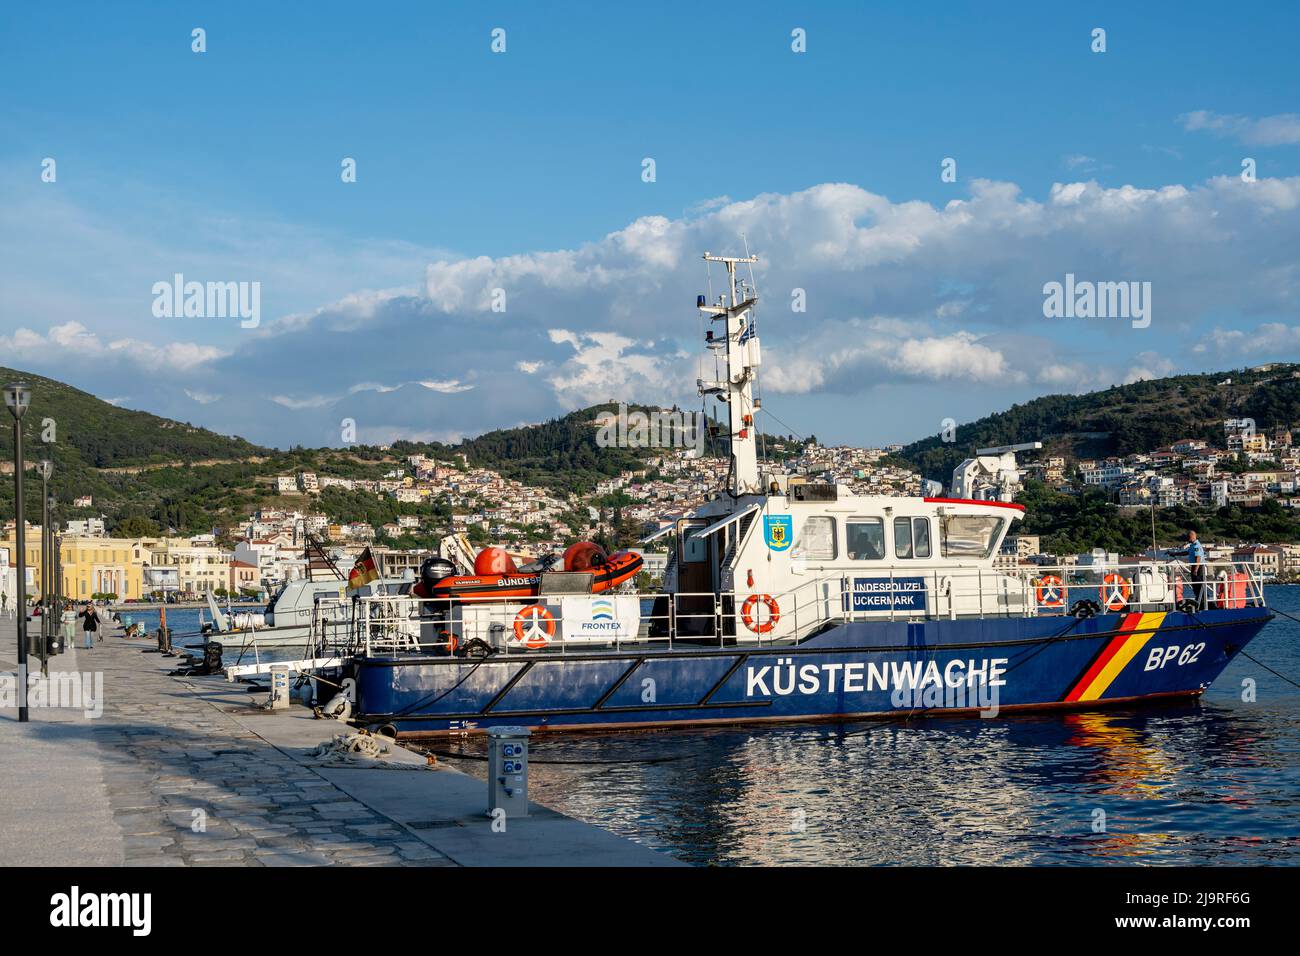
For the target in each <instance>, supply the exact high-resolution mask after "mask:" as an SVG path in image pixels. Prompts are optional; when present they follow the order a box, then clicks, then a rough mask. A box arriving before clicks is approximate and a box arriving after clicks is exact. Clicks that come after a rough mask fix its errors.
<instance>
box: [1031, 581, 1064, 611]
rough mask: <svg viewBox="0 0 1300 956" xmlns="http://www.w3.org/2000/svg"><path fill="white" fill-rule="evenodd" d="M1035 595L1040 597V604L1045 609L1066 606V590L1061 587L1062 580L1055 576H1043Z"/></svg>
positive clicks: (1035, 589)
mask: <svg viewBox="0 0 1300 956" xmlns="http://www.w3.org/2000/svg"><path fill="white" fill-rule="evenodd" d="M1034 593H1035V594H1036V595H1037V597H1038V603H1039V604H1040V605H1042V606H1043V607H1064V606H1065V589H1064V588H1063V587H1062V586H1061V579H1060V578H1058V577H1057V576H1056V575H1055V574H1045V575H1043V577H1041V578H1040V579H1039V581H1038V586H1037V587H1036V588H1034Z"/></svg>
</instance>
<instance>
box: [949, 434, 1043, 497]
mask: <svg viewBox="0 0 1300 956" xmlns="http://www.w3.org/2000/svg"><path fill="white" fill-rule="evenodd" d="M1042 447H1043V443H1042V442H1040V441H1029V442H1023V443H1022V444H1019V445H999V446H998V447H997V448H978V449H976V451H975V456H976V457H974V458H967V459H966V460H965V461H963V462H962V463H961V464H960V465H958V466H957V467H956V468H954V469H953V470H952V496H953V497H954V498H970V499H975V500H978V501H1011V500H1012V499H1013V498H1015V495H1016V490H1017V488H1019V486H1020V469H1019V468H1018V467H1017V466H1016V452H1018V451H1038V450H1039V449H1040V448H1042Z"/></svg>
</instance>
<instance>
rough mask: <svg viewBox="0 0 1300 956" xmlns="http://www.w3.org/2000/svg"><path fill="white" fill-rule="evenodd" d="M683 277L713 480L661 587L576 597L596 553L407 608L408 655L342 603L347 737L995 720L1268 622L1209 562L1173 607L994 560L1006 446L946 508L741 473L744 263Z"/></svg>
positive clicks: (1180, 578)
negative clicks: (522, 581)
mask: <svg viewBox="0 0 1300 956" xmlns="http://www.w3.org/2000/svg"><path fill="white" fill-rule="evenodd" d="M705 259H706V260H709V261H711V262H720V263H722V264H724V265H725V268H726V270H727V275H728V280H729V281H728V290H727V292H726V294H724V295H723V296H720V297H719V299H718V300H717V301H715V302H707V301H706V300H705V297H704V296H700V297H699V299H698V300H697V307H698V308H699V309H700V310H701V312H703V313H704V315H705V316H707V317H708V319H709V320H710V321H711V323H712V324H713V325H714V326H715V330H711V331H710V332H709V333H708V336H707V344H708V346H709V347H710V348H712V349H714V350H715V352H716V354H717V355H718V358H719V362H720V365H721V369H722V371H721V372H720V374H719V376H718V380H717V381H701V382H700V383H699V384H700V389H701V391H702V393H703V394H705V395H708V396H714V397H716V399H717V400H718V401H719V403H720V405H721V406H722V407H723V408H725V410H726V417H727V422H728V429H729V439H730V441H729V451H728V454H729V456H730V462H729V473H728V480H727V487H726V488H725V489H723V490H722V491H721V492H720V493H719V494H718V495H717V496H716V497H715V498H714V499H713V500H712V501H709V502H708V503H706V504H705V505H704V506H702V507H700V508H699V509H698V510H697V511H696V512H695V513H694V514H693V515H692V516H691V517H688V518H683V519H681V520H679V521H677V522H676V523H675V524H674V525H673V526H672V527H671V528H669V529H666V531H667V534H668V536H669V538H670V546H671V555H670V560H669V566H668V570H667V572H666V575H665V579H664V584H663V587H662V590H660V591H656V592H654V593H649V594H638V593H636V592H634V591H631V590H627V586H626V585H624V586H623V587H621V588H618V589H615V590H612V591H611V590H604V591H601V590H598V589H597V588H594V587H593V580H594V579H595V578H596V577H597V575H596V574H595V573H593V572H595V571H598V570H599V562H600V557H599V556H596V557H595V559H594V561H595V565H594V567H593V563H592V561H593V558H592V555H591V554H590V553H589V551H586V552H583V555H584V556H585V558H584V562H583V563H580V564H579V563H574V562H570V561H566V562H565V563H564V564H563V565H561V566H558V567H557V566H554V565H552V566H550V567H549V568H543V569H540V570H538V571H537V572H536V587H535V590H533V591H531V592H529V593H526V594H525V596H523V597H520V596H519V595H518V593H511V594H509V595H502V596H500V597H494V596H493V595H492V594H490V593H478V592H476V593H474V595H473V596H472V597H468V598H464V599H459V598H446V597H439V598H429V599H426V600H423V601H417V602H415V603H418V604H419V605H420V607H419V611H418V614H419V622H418V633H419V635H420V637H419V639H418V641H412V640H411V639H410V634H411V631H412V625H411V621H410V620H409V617H410V615H409V614H407V613H396V614H395V613H394V612H393V607H392V606H391V602H393V601H395V600H403V601H407V602H411V597H412V596H411V595H409V594H408V595H404V596H403V597H401V598H386V597H363V598H361V600H360V602H359V604H360V606H359V615H358V616H359V631H358V636H357V642H356V646H355V648H354V654H353V657H352V659H351V662H350V665H349V666H350V667H351V668H352V674H351V676H352V677H353V678H354V679H355V693H356V708H355V711H354V713H355V715H356V716H355V717H354V720H356V721H358V722H360V723H362V724H365V725H368V726H371V727H379V728H382V729H384V730H385V731H387V732H389V733H396V734H398V735H436V734H446V733H463V732H474V731H483V730H486V729H488V728H491V727H493V726H498V725H507V724H508V725H521V724H522V725H525V726H530V727H532V728H534V730H537V731H548V730H553V731H560V730H578V729H586V730H590V729H619V728H624V729H630V728H652V727H654V728H658V727H667V726H684V725H705V724H722V723H740V722H744V723H762V722H770V721H806V720H846V719H860V718H875V717H882V716H896V715H900V714H908V715H910V714H930V713H945V714H953V713H957V714H977V713H978V714H981V715H983V716H986V717H995V716H998V715H1004V714H1013V713H1016V712H1021V711H1027V710H1034V709H1041V708H1092V707H1101V706H1107V705H1114V704H1121V703H1129V702H1136V701H1148V700H1153V699H1158V698H1172V697H1194V696H1196V695H1198V694H1200V693H1202V692H1203V691H1204V690H1205V688H1206V687H1208V686H1209V685H1210V683H1211V681H1213V680H1214V679H1215V678H1216V677H1217V676H1218V675H1219V674H1220V673H1221V672H1222V671H1223V669H1224V668H1225V667H1226V666H1227V665H1228V663H1229V662H1230V661H1231V660H1232V658H1233V656H1234V655H1235V654H1236V653H1237V652H1238V651H1239V650H1240V649H1241V648H1243V647H1244V646H1245V645H1246V644H1247V643H1248V642H1249V641H1250V640H1251V639H1252V638H1253V637H1254V636H1255V635H1256V634H1258V633H1259V631H1260V629H1261V628H1263V627H1264V625H1265V624H1266V623H1267V622H1268V621H1269V620H1271V618H1272V615H1271V614H1270V613H1269V611H1268V610H1267V609H1266V608H1265V605H1264V597H1263V591H1262V588H1261V586H1260V582H1259V580H1258V578H1257V577H1256V576H1255V575H1254V574H1253V572H1252V571H1251V570H1250V569H1249V568H1246V567H1237V566H1233V565H1231V564H1224V565H1222V566H1213V567H1211V568H1210V569H1209V574H1208V576H1207V578H1208V580H1207V582H1206V583H1205V584H1202V585H1199V586H1198V587H1197V588H1195V589H1193V587H1192V586H1191V583H1190V574H1189V573H1188V569H1187V568H1186V566H1184V565H1181V564H1180V563H1178V562H1176V561H1170V562H1160V561H1152V562H1147V563H1142V564H1138V565H1133V564H1125V565H1122V566H1120V565H1115V566H1107V565H1105V564H1104V563H1102V564H1099V565H1094V566H1090V567H1086V568H1080V567H1077V566H1067V567H1057V568H1051V567H1024V566H1020V565H1019V564H1018V563H1015V562H1012V563H1011V564H1010V566H1005V565H1004V564H1002V563H1000V562H998V560H997V556H998V554H999V548H1000V546H1001V545H1002V542H1003V539H1004V538H1005V537H1006V536H1007V534H1008V533H1009V532H1010V531H1011V530H1012V529H1013V527H1014V526H1015V523H1016V522H1017V521H1019V520H1020V519H1021V517H1022V515H1023V510H1024V509H1023V507H1022V506H1021V505H1018V504H1014V503H1012V502H1011V501H1010V500H1009V499H1010V497H1011V496H1010V494H1009V493H1007V492H1006V490H1005V489H1006V487H1007V485H1008V484H1009V482H1007V481H1006V480H1005V479H1006V478H1007V477H1008V476H1012V475H1014V468H1015V452H1016V451H1017V450H1018V449H1019V448H1021V447H1024V446H1016V447H1013V448H1000V449H989V450H981V452H978V453H977V455H976V457H975V458H972V459H970V460H968V461H966V462H964V463H963V464H962V465H961V466H960V467H959V468H958V469H957V470H956V471H955V472H954V481H953V488H952V489H951V493H950V495H949V496H947V497H944V496H940V495H934V496H926V497H888V496H857V495H851V494H847V493H846V488H844V487H843V486H840V485H835V484H818V483H814V482H810V481H808V480H806V479H805V478H803V477H801V476H796V475H787V474H784V473H782V472H781V471H780V470H778V469H776V468H771V467H768V466H766V465H764V464H762V463H760V461H759V456H758V455H757V454H756V448H757V432H756V427H755V415H756V414H757V413H758V412H759V411H760V405H759V403H758V402H757V401H756V400H755V398H754V389H753V386H754V380H755V376H756V374H757V369H758V368H759V366H760V364H761V355H760V347H759V337H758V335H757V329H756V326H755V324H754V322H755V320H754V311H755V305H756V302H757V297H756V296H755V295H754V294H753V293H752V291H750V290H749V289H748V288H747V287H746V286H745V284H744V283H743V281H742V280H738V278H737V275H736V267H737V265H739V264H741V263H752V262H754V261H756V259H755V258H754V257H744V258H741V257H722V256H710V255H708V254H707V253H706V254H705ZM570 550H571V551H573V550H574V549H570ZM455 573H456V569H455V568H454V567H453V566H452V565H451V564H449V563H448V562H446V561H440V560H438V559H434V560H431V561H429V562H426V565H425V567H424V568H423V569H422V578H423V580H422V584H423V591H424V593H426V594H438V593H446V592H445V589H444V591H443V592H439V591H438V589H437V588H436V586H435V585H436V584H437V582H438V581H439V580H443V579H445V578H447V577H450V576H451V575H453V574H455ZM485 580H487V579H485ZM506 580H513V578H510V577H509V576H508V575H507V576H506ZM530 580H531V576H530ZM530 587H532V584H530ZM416 590H417V591H418V590H421V589H420V588H417V589H416Z"/></svg>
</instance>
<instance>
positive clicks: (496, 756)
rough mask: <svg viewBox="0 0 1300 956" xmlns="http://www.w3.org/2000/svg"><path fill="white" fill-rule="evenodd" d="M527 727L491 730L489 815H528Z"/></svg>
mask: <svg viewBox="0 0 1300 956" xmlns="http://www.w3.org/2000/svg"><path fill="white" fill-rule="evenodd" d="M531 733H532V731H530V730H529V729H528V728H527V727H493V728H492V729H491V730H489V731H488V816H493V817H495V816H496V815H497V810H503V811H505V816H506V817H507V819H508V818H510V817H526V816H528V737H529V735H530V734H531Z"/></svg>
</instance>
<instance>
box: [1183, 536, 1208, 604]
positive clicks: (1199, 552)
mask: <svg viewBox="0 0 1300 956" xmlns="http://www.w3.org/2000/svg"><path fill="white" fill-rule="evenodd" d="M1187 563H1188V564H1189V565H1191V569H1192V594H1193V596H1194V599H1195V601H1196V607H1197V608H1198V609H1200V610H1204V608H1205V545H1203V544H1201V542H1199V541H1197V540H1196V532H1195V531H1189V532H1187Z"/></svg>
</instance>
